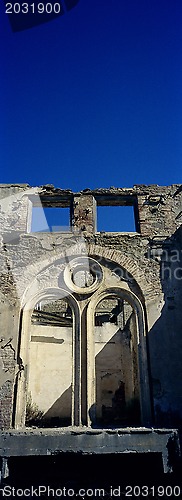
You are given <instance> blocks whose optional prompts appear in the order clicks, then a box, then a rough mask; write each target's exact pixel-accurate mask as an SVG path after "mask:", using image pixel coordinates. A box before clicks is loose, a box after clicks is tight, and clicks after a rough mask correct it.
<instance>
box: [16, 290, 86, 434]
mask: <svg viewBox="0 0 182 500" xmlns="http://www.w3.org/2000/svg"><path fill="white" fill-rule="evenodd" d="M19 359H20V360H21V365H22V370H21V371H20V372H19V374H18V378H17V383H16V388H15V397H16V411H15V427H22V426H24V425H26V426H28V427H29V426H32V425H36V426H39V427H61V426H69V425H80V419H81V416H80V415H81V409H80V407H81V402H80V400H81V382H80V371H81V370H80V310H79V306H78V303H77V301H76V300H75V299H74V297H73V296H72V295H70V294H69V293H68V292H65V290H61V289H46V290H44V292H42V293H40V294H37V297H33V298H31V299H30V300H29V301H28V302H27V304H26V305H25V307H24V309H23V311H22V325H21V336H20V348H19Z"/></svg>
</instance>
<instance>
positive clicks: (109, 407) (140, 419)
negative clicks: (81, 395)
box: [87, 287, 151, 427]
mask: <svg viewBox="0 0 182 500" xmlns="http://www.w3.org/2000/svg"><path fill="white" fill-rule="evenodd" d="M87 414H88V415H89V422H90V423H91V424H92V425H93V426H94V425H96V426H99V425H101V426H120V427H122V426H130V425H131V426H132V425H134V426H139V425H146V426H147V425H150V424H151V403H150V389H149V377H148V361H147V348H146V335H145V319H144V311H143V307H142V304H141V302H140V300H139V299H138V297H137V296H136V295H135V294H134V293H133V292H131V291H129V290H126V288H122V287H110V288H108V289H105V290H104V291H103V290H102V291H101V292H98V293H97V294H95V296H94V297H93V298H92V299H91V301H90V303H89V305H88V309H87Z"/></svg>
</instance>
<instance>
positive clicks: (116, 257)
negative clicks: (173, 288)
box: [88, 244, 161, 303]
mask: <svg viewBox="0 0 182 500" xmlns="http://www.w3.org/2000/svg"><path fill="white" fill-rule="evenodd" d="M88 253H89V255H90V256H99V257H102V258H104V259H106V260H111V261H112V262H115V263H116V264H118V265H119V266H121V267H123V268H124V269H125V270H126V271H127V272H128V273H130V274H131V275H132V276H133V278H134V279H135V281H136V283H137V284H138V286H139V288H140V290H141V292H142V295H143V297H144V299H145V302H146V303H147V302H148V301H150V300H151V299H153V298H154V294H155V293H156V289H158V288H159V289H161V284H160V279H158V280H157V277H155V286H154V280H153V275H152V274H151V276H150V274H149V273H148V275H147V279H146V275H145V273H144V271H143V270H142V269H141V267H140V266H139V265H138V263H137V261H136V260H134V259H131V257H128V256H126V255H124V254H123V252H122V251H119V250H115V249H114V250H113V249H112V248H111V247H107V246H106V247H102V246H100V245H92V244H91V245H89V247H88Z"/></svg>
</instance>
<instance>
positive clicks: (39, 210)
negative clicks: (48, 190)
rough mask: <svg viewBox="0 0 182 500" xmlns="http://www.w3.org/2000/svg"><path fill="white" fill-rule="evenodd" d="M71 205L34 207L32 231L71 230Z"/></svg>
mask: <svg viewBox="0 0 182 500" xmlns="http://www.w3.org/2000/svg"><path fill="white" fill-rule="evenodd" d="M70 230H71V228H70V208H69V207H64V208H62V207H43V206H41V207H34V206H33V207H32V222H31V233H36V232H44V233H49V232H70Z"/></svg>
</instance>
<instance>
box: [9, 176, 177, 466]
mask: <svg viewBox="0 0 182 500" xmlns="http://www.w3.org/2000/svg"><path fill="white" fill-rule="evenodd" d="M40 206H43V207H49V208H51V207H52V208H62V209H63V208H69V210H70V227H69V228H66V229H65V228H62V229H60V228H57V230H56V231H54V232H47V231H45V232H31V217H32V210H33V207H40ZM97 206H98V207H101V206H117V207H118V208H119V207H122V206H123V207H124V206H132V207H133V210H134V214H135V223H136V231H133V232H121V231H120V230H119V229H118V232H115V233H114V232H105V231H102V232H98V231H97V221H96V214H97ZM181 222H182V187H181V186H180V185H172V186H168V187H161V186H156V185H151V186H145V185H137V186H134V187H133V188H131V189H130V188H127V189H126V188H110V189H95V190H93V191H91V190H89V189H85V190H84V191H81V192H79V193H73V192H71V191H70V190H62V189H56V188H53V186H49V185H48V186H42V187H39V188H32V187H30V186H28V185H1V186H0V224H1V284H0V313H1V315H0V321H1V336H0V355H1V358H0V363H1V364H0V404H1V408H0V429H1V433H0V454H1V456H2V457H4V461H2V468H3V467H4V469H3V470H5V462H6V466H7V459H8V457H10V456H13V455H18V454H25V455H28V454H42V455H46V454H51V453H52V454H54V452H55V450H56V452H58V451H59V452H60V453H62V452H67V451H70V449H72V450H73V451H75V452H76V451H77V450H79V451H81V452H82V453H92V452H93V453H95V452H96V453H100V450H101V449H102V452H103V453H109V452H110V451H111V450H112V451H113V452H114V453H115V452H116V453H123V452H125V451H126V449H127V450H128V449H129V451H131V452H132V451H142V452H144V453H145V452H148V451H151V452H152V451H153V452H158V453H161V454H162V456H163V463H164V468H165V470H168V469H169V468H170V458H169V456H168V455H169V446H168V443H169V442H171V443H173V444H174V448H175V450H177V449H178V431H180V429H181V423H182V393H181V380H182V364H181V357H182V335H181V319H182V312H181V304H182V232H181V228H180V227H181ZM111 429H112V432H111ZM134 431H135V432H134ZM167 450H168V451H167ZM173 455H174V453H173Z"/></svg>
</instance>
